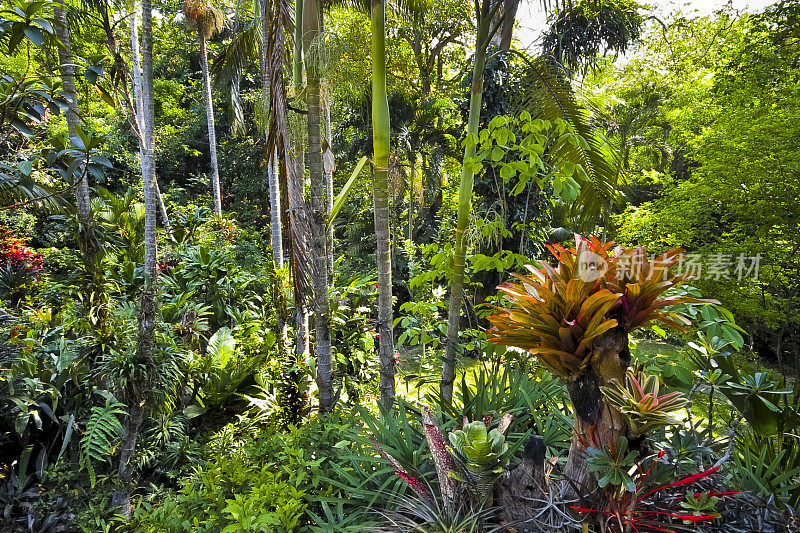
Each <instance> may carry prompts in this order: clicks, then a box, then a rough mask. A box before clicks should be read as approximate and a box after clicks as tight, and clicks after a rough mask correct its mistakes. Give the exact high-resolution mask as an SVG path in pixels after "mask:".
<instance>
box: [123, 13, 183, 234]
mask: <svg viewBox="0 0 800 533" xmlns="http://www.w3.org/2000/svg"><path fill="white" fill-rule="evenodd" d="M130 26H131V73H132V75H133V98H134V106H135V109H134V117H133V118H134V120H135V121H136V123H137V128H138V130H139V135H144V127H143V125H142V116H143V113H144V110H143V105H144V104H143V102H142V64H141V60H140V52H139V6H138V5H135V6H134V9H133V13H131V22H130ZM141 158H142V147H141V144H140V145H139V159H140V160H141ZM156 197H157V198H158V207H159V210H160V211H161V220H162V221H163V223H164V232H165V233H166V234H167V237H168V238H169V240H171V241H174V240H175V237H174V236H173V235H172V224H171V223H170V221H169V213H168V212H167V205H166V204H165V203H164V197H163V196H162V194H161V187H159V186H158V179H156Z"/></svg>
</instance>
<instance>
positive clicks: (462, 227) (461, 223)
mask: <svg viewBox="0 0 800 533" xmlns="http://www.w3.org/2000/svg"><path fill="white" fill-rule="evenodd" d="M486 18H488V17H485V18H484V20H483V21H481V23H480V24H479V26H478V38H477V41H476V45H475V62H474V64H473V66H472V87H471V89H470V96H469V120H468V122H467V138H471V137H472V136H477V135H478V124H479V123H480V115H481V100H482V99H483V69H484V67H485V66H486V47H487V45H488V36H489V21H488V20H486ZM490 20H491V19H490ZM475 152H476V147H475V144H474V143H470V144H467V145H466V147H465V148H464V163H463V164H462V168H461V182H460V184H459V186H458V215H457V218H456V235H455V248H454V253H453V278H452V280H451V282H450V305H449V307H448V312H447V342H446V343H445V354H444V360H443V361H442V381H441V384H440V385H441V392H442V398H443V399H444V400H445V401H447V402H449V401H451V400H452V398H453V381H454V380H455V376H456V372H455V370H456V360H457V358H458V352H459V343H458V332H459V329H460V325H461V324H460V323H461V304H462V301H463V299H464V269H465V264H466V256H467V243H466V241H465V240H464V234H465V233H466V230H467V222H468V221H469V213H470V209H471V207H472V186H473V183H474V179H475V172H474V171H473V167H472V165H471V164H467V163H468V162H469V161H470V160H472V159H473V158H474V157H475Z"/></svg>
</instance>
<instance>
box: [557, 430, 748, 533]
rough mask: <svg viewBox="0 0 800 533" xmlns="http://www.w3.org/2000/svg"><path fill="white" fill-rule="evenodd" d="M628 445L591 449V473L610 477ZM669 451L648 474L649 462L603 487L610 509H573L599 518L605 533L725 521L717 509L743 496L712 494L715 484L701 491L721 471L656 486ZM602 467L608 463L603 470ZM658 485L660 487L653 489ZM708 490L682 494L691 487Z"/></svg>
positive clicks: (661, 454)
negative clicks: (599, 471) (728, 498)
mask: <svg viewBox="0 0 800 533" xmlns="http://www.w3.org/2000/svg"><path fill="white" fill-rule="evenodd" d="M624 442H625V440H624V439H622V440H621V441H619V442H618V443H612V444H611V445H610V446H607V447H605V448H604V449H602V450H601V449H597V448H590V454H591V456H592V458H591V459H590V461H589V462H590V468H592V467H593V466H594V467H599V468H602V470H604V471H605V472H610V471H612V470H613V468H611V469H609V468H608V464H611V465H612V466H613V465H617V464H619V465H622V466H624V465H623V463H624V462H625V460H624V459H623V456H625V457H627V456H629V455H630V454H627V453H626V452H627V450H626V448H625V446H624ZM664 454H665V452H664V451H661V452H659V453H658V454H657V455H656V456H655V457H652V458H651V459H650V465H649V466H648V467H647V468H646V469H645V468H644V466H643V463H644V461H639V462H635V464H634V466H633V467H632V468H630V469H626V472H625V473H624V475H623V476H621V477H620V478H619V479H615V478H614V476H609V475H608V474H607V475H606V476H605V477H608V478H610V481H609V482H608V483H606V484H604V485H603V493H604V494H605V497H606V504H605V505H604V506H602V507H594V508H587V507H582V506H576V505H573V506H572V509H574V510H575V511H578V512H579V513H583V514H585V515H587V516H594V517H595V518H596V519H598V521H599V522H600V523H601V524H602V527H603V528H604V530H605V531H612V532H615V533H616V532H618V533H623V532H627V531H634V532H639V531H665V532H675V531H694V530H695V528H696V527H697V525H698V524H701V523H708V522H711V521H713V520H715V519H717V518H719V517H720V514H719V513H718V512H717V511H716V504H717V503H719V501H720V498H722V497H725V496H732V495H735V494H738V492H720V491H716V490H714V489H713V484H709V485H708V486H706V487H699V486H698V485H702V484H704V483H705V482H708V481H710V480H711V476H712V474H714V473H715V472H716V471H717V470H719V467H718V466H715V467H713V468H710V469H708V470H705V471H703V472H698V473H696V474H693V475H691V476H687V477H684V478H682V479H680V480H678V481H675V482H673V483H667V484H657V483H656V482H655V479H654V478H655V475H654V473H655V470H656V467H657V466H658V465H660V464H662V462H663V461H664V460H665V459H664ZM602 463H608V464H605V465H603V464H602ZM654 485H655V487H654ZM692 487H694V489H699V488H703V489H705V490H701V491H694V490H692V491H689V492H683V491H684V490H686V488H692Z"/></svg>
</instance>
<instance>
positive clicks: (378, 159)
mask: <svg viewBox="0 0 800 533" xmlns="http://www.w3.org/2000/svg"><path fill="white" fill-rule="evenodd" d="M385 20H386V4H385V2H384V0H371V5H370V21H371V29H372V151H373V156H372V161H373V164H374V169H373V178H372V197H373V201H374V205H375V207H374V217H375V238H376V240H377V250H376V252H375V256H376V260H377V263H378V333H379V334H380V337H379V339H378V352H379V361H380V376H381V378H380V385H379V390H380V402H381V406H383V407H384V408H389V407H391V405H392V403H393V402H394V385H395V384H394V374H395V361H394V336H393V333H392V252H391V247H390V243H389V151H390V146H389V136H390V124H389V101H388V99H387V97H386V22H385Z"/></svg>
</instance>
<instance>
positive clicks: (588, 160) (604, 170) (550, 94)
mask: <svg viewBox="0 0 800 533" xmlns="http://www.w3.org/2000/svg"><path fill="white" fill-rule="evenodd" d="M522 86H523V87H526V89H527V90H526V91H524V93H523V94H522V95H520V97H518V98H517V100H516V101H515V102H513V103H512V105H513V107H514V108H515V109H514V111H515V113H516V114H518V113H519V112H521V111H523V110H526V111H528V113H530V114H531V116H532V117H538V118H541V119H544V120H550V121H554V120H555V119H557V118H560V119H563V120H565V121H566V122H568V123H569V124H571V125H572V126H573V127H574V128H575V133H577V134H578V135H580V136H581V137H583V138H584V139H585V140H586V142H587V144H588V149H587V148H585V147H581V146H574V145H572V144H570V143H568V142H562V143H559V144H558V145H557V146H556V147H555V150H554V155H555V157H556V158H558V159H561V160H566V161H570V162H574V163H576V164H580V165H581V166H582V167H583V169H584V170H585V171H586V174H587V176H588V178H589V179H588V180H587V181H585V182H584V183H581V192H580V195H579V196H578V199H577V200H576V202H575V203H574V204H573V205H572V206H569V215H570V216H571V217H574V218H577V220H578V225H579V227H581V228H586V227H588V226H591V225H592V224H593V223H594V222H595V221H596V220H597V219H598V218H607V217H608V215H610V214H611V213H612V210H613V208H614V206H615V205H617V204H619V203H621V201H622V200H623V198H624V196H623V193H622V192H621V191H620V189H621V186H622V185H623V175H622V173H621V171H620V168H619V164H618V156H617V154H616V153H615V151H614V149H613V148H612V146H611V145H610V144H609V143H608V141H607V140H606V139H605V138H604V137H603V136H602V135H600V133H599V132H597V131H596V130H594V129H593V128H592V127H591V126H590V125H589V123H588V122H589V112H588V111H587V110H586V109H585V108H584V107H583V106H581V105H580V104H579V103H578V102H577V100H576V99H575V94H574V92H573V90H572V87H570V85H569V82H568V81H567V80H566V78H565V77H564V76H563V74H562V73H560V72H559V71H558V70H557V69H556V68H555V67H554V66H553V65H551V64H548V63H547V62H546V61H545V60H542V59H538V60H534V61H529V62H528V64H527V68H526V69H525V71H524V74H523V76H522Z"/></svg>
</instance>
